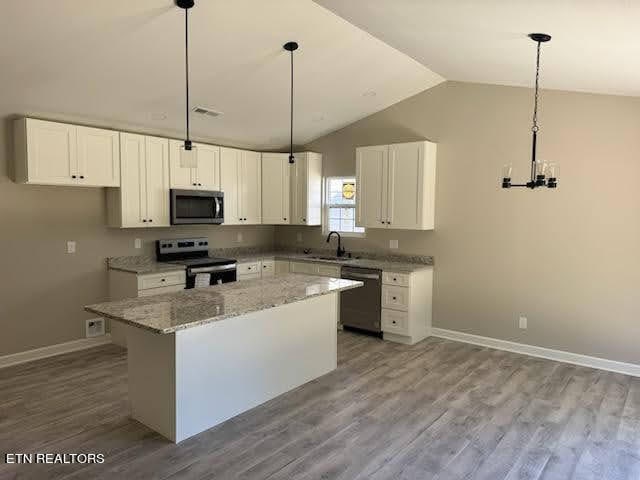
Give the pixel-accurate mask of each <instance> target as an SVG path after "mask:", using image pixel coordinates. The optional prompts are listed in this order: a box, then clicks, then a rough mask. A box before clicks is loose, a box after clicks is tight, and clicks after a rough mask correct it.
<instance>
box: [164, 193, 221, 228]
mask: <svg viewBox="0 0 640 480" xmlns="http://www.w3.org/2000/svg"><path fill="white" fill-rule="evenodd" d="M170 195H171V225H193V224H206V223H208V224H220V223H222V222H223V221H224V193H223V192H211V191H206V190H178V189H174V188H172V189H171V194H170Z"/></svg>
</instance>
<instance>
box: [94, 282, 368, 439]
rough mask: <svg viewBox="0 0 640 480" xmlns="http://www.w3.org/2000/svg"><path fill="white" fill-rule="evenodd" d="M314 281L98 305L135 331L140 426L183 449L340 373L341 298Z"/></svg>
mask: <svg viewBox="0 0 640 480" xmlns="http://www.w3.org/2000/svg"><path fill="white" fill-rule="evenodd" d="M361 285H362V283H361V282H357V281H351V280H342V279H338V278H325V277H317V276H312V275H299V274H291V275H289V274H288V275H277V276H275V277H271V278H264V279H259V280H249V281H244V282H235V283H226V284H222V285H215V286H211V287H206V288H201V289H191V290H184V291H181V292H177V293H169V294H161V295H155V296H150V297H139V298H132V299H127V300H120V301H115V302H107V303H101V304H96V305H89V306H86V307H85V310H87V311H88V312H91V313H95V314H97V315H100V316H102V317H106V318H109V319H111V320H115V321H117V322H121V323H123V324H125V325H126V326H127V328H126V335H127V347H128V374H129V399H130V403H131V415H132V417H133V418H134V419H136V420H138V421H139V422H141V423H143V424H145V425H147V426H148V427H150V428H151V429H153V430H155V431H157V432H159V433H160V434H162V435H163V436H165V437H166V438H168V439H170V440H172V441H174V442H180V441H182V440H184V439H186V438H189V437H191V436H192V435H195V434H197V433H200V432H202V431H204V430H206V429H208V428H211V427H213V426H215V425H217V424H219V423H221V422H223V421H225V420H227V419H229V418H231V417H234V416H235V415H238V414H240V413H242V412H244V411H246V410H249V409H250V408H253V407H255V406H257V405H259V404H261V403H263V402H265V401H267V400H269V399H271V398H274V397H276V396H278V395H280V394H282V393H284V392H287V391H289V390H291V389H293V388H295V387H298V386H300V385H302V384H304V383H306V382H308V381H310V380H313V379H314V378H317V377H319V376H321V375H324V374H326V373H328V372H330V371H332V370H334V369H335V368H336V366H337V332H336V330H337V323H338V294H339V292H340V291H343V290H348V289H351V288H358V287H360V286H361Z"/></svg>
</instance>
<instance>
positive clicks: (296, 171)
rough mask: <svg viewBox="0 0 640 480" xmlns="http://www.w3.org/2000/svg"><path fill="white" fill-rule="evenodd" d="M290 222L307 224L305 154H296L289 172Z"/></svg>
mask: <svg viewBox="0 0 640 480" xmlns="http://www.w3.org/2000/svg"><path fill="white" fill-rule="evenodd" d="M291 175H292V178H291V224H292V225H306V224H307V156H306V155H305V154H296V156H295V162H294V164H293V168H292V172H291Z"/></svg>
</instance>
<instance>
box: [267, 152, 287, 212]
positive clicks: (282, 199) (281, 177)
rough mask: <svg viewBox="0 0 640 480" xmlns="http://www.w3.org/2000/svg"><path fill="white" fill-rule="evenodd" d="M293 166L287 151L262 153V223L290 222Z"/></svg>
mask: <svg viewBox="0 0 640 480" xmlns="http://www.w3.org/2000/svg"><path fill="white" fill-rule="evenodd" d="M290 172H291V166H290V164H289V155H288V154H286V153H263V154H262V223H264V224H267V225H288V224H289V223H290V221H291V220H290V219H291V216H290V213H289V211H290V209H289V203H290V198H289V197H290V190H291V189H290V185H291V178H290V177H291V175H290Z"/></svg>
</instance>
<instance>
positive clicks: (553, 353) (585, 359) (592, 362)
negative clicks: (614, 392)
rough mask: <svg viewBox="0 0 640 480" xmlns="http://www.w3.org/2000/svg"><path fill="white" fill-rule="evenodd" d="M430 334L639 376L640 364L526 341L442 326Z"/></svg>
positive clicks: (432, 330)
mask: <svg viewBox="0 0 640 480" xmlns="http://www.w3.org/2000/svg"><path fill="white" fill-rule="evenodd" d="M431 335H433V336H434V337H440V338H446V339H448V340H455V341H457V342H464V343H472V344H474V345H480V346H482V347H490V348H495V349H497V350H506V351H507V352H514V353H523V354H525V355H531V356H532V357H540V358H546V359H549V360H555V361H558V362H564V363H573V364H574V365H581V366H583V367H591V368H597V369H600V370H608V371H610V372H616V373H624V374H625V375H631V376H634V377H640V365H637V364H635V363H625V362H618V361H616V360H607V359H606V358H599V357H590V356H589V355H580V354H578V353H571V352H565V351H563V350H553V349H551V348H544V347H537V346H535V345H527V344H526V343H517V342H509V341H507V340H500V339H498V338H491V337H482V336H480V335H472V334H470V333H464V332H458V331H455V330H446V329H444V328H433V329H431Z"/></svg>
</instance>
